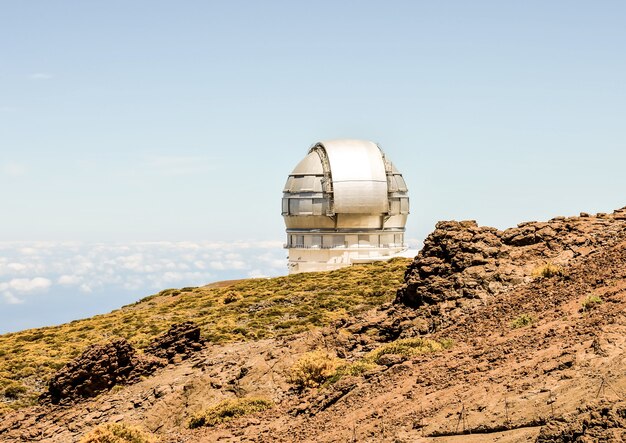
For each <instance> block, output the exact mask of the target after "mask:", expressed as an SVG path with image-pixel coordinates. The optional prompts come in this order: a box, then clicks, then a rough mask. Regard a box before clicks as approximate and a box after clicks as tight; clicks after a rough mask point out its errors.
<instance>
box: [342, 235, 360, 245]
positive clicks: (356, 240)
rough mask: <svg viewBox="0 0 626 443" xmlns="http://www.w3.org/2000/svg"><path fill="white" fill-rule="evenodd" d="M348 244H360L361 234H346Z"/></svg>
mask: <svg viewBox="0 0 626 443" xmlns="http://www.w3.org/2000/svg"><path fill="white" fill-rule="evenodd" d="M345 243H346V246H348V247H350V248H354V247H358V246H359V236H358V235H346V241H345Z"/></svg>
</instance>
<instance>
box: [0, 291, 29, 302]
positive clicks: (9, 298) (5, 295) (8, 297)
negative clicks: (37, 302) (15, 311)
mask: <svg viewBox="0 0 626 443" xmlns="http://www.w3.org/2000/svg"><path fill="white" fill-rule="evenodd" d="M2 298H4V301H5V302H6V303H7V304H9V305H19V304H20V303H24V300H22V299H20V298H17V297H16V296H15V295H13V294H11V293H10V292H3V293H2Z"/></svg>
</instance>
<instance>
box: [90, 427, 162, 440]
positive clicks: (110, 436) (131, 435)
mask: <svg viewBox="0 0 626 443" xmlns="http://www.w3.org/2000/svg"><path fill="white" fill-rule="evenodd" d="M156 441H157V439H156V438H155V437H153V436H152V435H150V434H148V433H146V432H144V431H142V430H141V429H139V428H136V427H133V426H129V425H127V424H124V423H107V424H105V425H102V426H98V427H97V428H95V429H94V430H93V431H91V432H90V433H89V434H87V435H85V436H84V437H83V438H82V439H81V440H80V443H155V442H156Z"/></svg>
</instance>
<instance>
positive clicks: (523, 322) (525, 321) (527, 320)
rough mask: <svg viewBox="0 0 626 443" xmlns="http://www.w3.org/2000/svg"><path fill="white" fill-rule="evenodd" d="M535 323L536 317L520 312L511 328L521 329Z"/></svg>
mask: <svg viewBox="0 0 626 443" xmlns="http://www.w3.org/2000/svg"><path fill="white" fill-rule="evenodd" d="M533 323H535V319H534V318H533V317H532V316H531V315H529V314H520V315H518V316H517V317H515V319H513V321H512V322H511V328H513V329H519V328H525V327H526V326H530V325H532V324H533Z"/></svg>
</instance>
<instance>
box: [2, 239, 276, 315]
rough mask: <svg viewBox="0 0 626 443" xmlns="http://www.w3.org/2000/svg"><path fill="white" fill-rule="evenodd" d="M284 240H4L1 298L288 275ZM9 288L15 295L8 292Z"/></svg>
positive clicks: (141, 290)
mask: <svg viewBox="0 0 626 443" xmlns="http://www.w3.org/2000/svg"><path fill="white" fill-rule="evenodd" d="M284 257H285V252H284V250H283V249H282V243H280V242H254V241H242V242H209V241H206V242H169V241H159V242H130V243H77V242H0V303H9V299H10V300H11V302H12V303H17V300H20V299H22V298H24V299H25V300H26V301H28V299H27V298H26V297H27V296H29V295H30V294H35V293H38V292H44V291H48V293H49V294H50V296H53V297H54V296H57V294H60V293H62V294H64V296H65V297H67V296H68V295H72V294H73V296H75V297H81V296H84V294H86V293H87V294H88V293H100V292H101V291H106V292H107V293H110V294H113V295H115V294H116V293H118V294H119V293H122V292H128V291H133V292H136V293H137V296H141V295H147V294H150V293H153V292H155V291H159V290H161V289H164V288H168V287H182V286H199V285H203V284H207V283H210V282H212V281H217V280H226V279H233V278H242V277H246V276H252V277H264V276H275V275H281V274H286V271H287V268H286V260H285V259H284ZM4 293H10V294H11V295H10V296H7V295H4Z"/></svg>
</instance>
